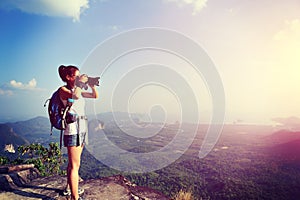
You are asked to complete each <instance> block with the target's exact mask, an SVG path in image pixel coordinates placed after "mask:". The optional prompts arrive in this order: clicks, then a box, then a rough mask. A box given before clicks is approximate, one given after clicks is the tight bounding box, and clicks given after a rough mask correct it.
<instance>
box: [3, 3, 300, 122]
mask: <svg viewBox="0 0 300 200" xmlns="http://www.w3.org/2000/svg"><path fill="white" fill-rule="evenodd" d="M299 10H300V1H299V0H286V1H281V0H272V1H271V0H263V1H247V0H239V1H235V0H224V1H217V0H151V1H146V0H143V1H141V0H128V1H121V0H93V1H90V0H64V1H60V0H39V1H36V0H27V1H26V3H24V1H18V0H2V1H1V2H0V27H1V28H0V56H1V57H0V71H1V78H0V110H1V112H0V121H9V120H16V119H29V118H32V117H35V116H47V111H46V108H44V107H43V104H44V102H45V100H46V99H47V98H49V97H50V95H51V94H52V92H53V91H54V90H56V89H57V88H58V87H59V86H61V85H63V84H64V83H63V82H62V81H61V80H60V78H59V76H58V73H57V69H58V66H59V65H61V64H65V65H69V64H73V65H77V66H79V67H80V69H81V72H83V73H84V72H85V71H86V72H87V73H88V72H89V73H90V74H88V75H90V76H100V75H101V79H100V80H101V81H100V86H99V87H98V90H99V94H100V98H99V99H98V100H97V101H90V102H92V105H91V106H90V107H93V109H94V110H93V112H94V113H101V112H109V111H129V112H134V113H148V115H149V116H150V118H151V116H152V117H154V118H155V117H157V118H159V119H160V117H161V116H164V117H167V118H168V120H170V121H176V120H178V119H179V120H180V119H182V113H184V112H195V110H196V113H198V112H199V113H200V117H199V116H198V117H199V118H200V119H202V120H204V121H209V119H210V118H211V115H212V114H211V113H212V110H213V108H214V106H215V105H214V104H215V103H216V102H213V101H212V100H211V98H212V97H211V91H210V88H209V85H208V86H207V83H205V77H204V78H203V77H202V78H201V74H199V73H197V71H194V70H193V69H189V67H190V66H189V64H188V63H187V62H184V61H183V59H182V57H180V56H174V55H173V56H172V55H170V52H163V51H159V50H157V49H156V50H146V49H144V50H143V51H140V52H138V51H136V52H134V53H131V54H128V55H127V56H123V57H121V58H119V59H117V60H116V62H114V63H112V64H111V65H110V66H109V68H108V69H107V70H106V71H105V72H104V71H103V68H101V67H98V66H97V65H95V67H94V68H93V69H89V68H84V66H85V63H86V61H87V60H88V59H89V56H90V55H91V54H92V52H95V50H97V48H98V47H99V45H100V47H101V44H103V43H105V42H107V41H108V42H109V41H110V40H109V39H111V38H116V37H117V38H118V37H119V38H120V35H121V36H122V34H123V33H126V32H128V31H132V30H137V29H143V28H145V27H156V28H160V29H163V30H172V31H173V32H176V33H178V34H179V35H184V36H186V37H187V38H189V39H190V40H192V41H194V42H196V43H197V44H198V45H199V46H200V47H201V48H202V49H203V50H205V52H206V53H207V55H208V56H209V58H210V59H211V60H212V61H213V63H214V65H215V68H216V70H217V72H218V75H219V78H220V79H221V82H222V85H223V88H224V94H225V122H226V123H232V122H235V121H239V122H241V121H242V122H245V123H269V122H270V121H271V119H272V118H278V117H283V118H284V117H291V116H295V117H300V104H299V102H300V92H299V91H300V73H299V72H300V56H299V52H300V12H299ZM138 37H139V36H137V38H138ZM137 38H136V39H137ZM136 41H137V40H135V39H134V38H133V39H131V40H129V42H133V43H134V42H136ZM181 42H182V41H179V42H178V45H183V44H182V43H181ZM121 43H122V42H121ZM153 43H155V41H153ZM173 45H174V48H175V46H176V45H177V44H176V43H174V44H173ZM118 48H119V47H118V45H116V46H113V45H112V46H111V48H108V49H106V50H107V51H106V52H107V53H105V55H98V56H99V60H104V59H105V56H107V55H108V52H116V51H115V50H116V49H118ZM170 50H172V49H170ZM116 56H118V55H116ZM137 66H139V67H137ZM171 71H172V72H174V71H175V72H176V73H172V72H171ZM149 74H151V75H152V76H149ZM169 74H170V75H169ZM179 74H182V77H178V75H179ZM202 76H203V74H202ZM149 77H150V78H149ZM151 77H152V79H151ZM154 77H155V78H154ZM217 78H218V77H217ZM142 80H147V82H146V81H145V82H144V83H143V81H142ZM151 81H152V82H151ZM177 81H178V82H177ZM160 82H161V83H160ZM167 82H168V83H167ZM174 82H175V83H178V84H177V85H176V84H173V83H174ZM151 83H152V84H151ZM125 86H127V87H128V88H126V87H125ZM183 90H184V91H185V92H186V93H185V92H182V93H181V91H183ZM190 90H191V91H190ZM190 95H191V96H190ZM191 99H192V100H191ZM89 104H90V103H89ZM183 109H184V110H183ZM189 117H190V116H188V117H187V118H185V116H184V117H183V118H184V119H183V120H192V121H193V119H189ZM192 117H193V116H192ZM146 118H147V117H146ZM146 120H147V119H146ZM148 120H149V119H148ZM168 120H167V121H168ZM179 120H178V121H179Z"/></svg>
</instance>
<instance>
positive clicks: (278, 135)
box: [265, 130, 300, 144]
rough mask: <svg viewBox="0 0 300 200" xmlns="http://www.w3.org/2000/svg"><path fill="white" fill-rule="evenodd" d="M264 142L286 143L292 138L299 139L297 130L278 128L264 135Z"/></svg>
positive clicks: (292, 139)
mask: <svg viewBox="0 0 300 200" xmlns="http://www.w3.org/2000/svg"><path fill="white" fill-rule="evenodd" d="M265 139H266V142H267V143H270V144H281V143H288V142H292V141H294V140H300V132H299V131H289V130H280V131H277V132H275V133H273V134H272V135H270V136H267V137H265Z"/></svg>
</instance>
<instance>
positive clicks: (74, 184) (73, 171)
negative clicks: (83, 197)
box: [68, 146, 82, 200]
mask: <svg viewBox="0 0 300 200" xmlns="http://www.w3.org/2000/svg"><path fill="white" fill-rule="evenodd" d="M81 153H82V146H78V147H75V146H72V147H68V158H69V164H68V183H69V185H70V189H71V199H72V200H77V199H78V198H79V195H78V180H79V175H78V171H79V167H80V156H81Z"/></svg>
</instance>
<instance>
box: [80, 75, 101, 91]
mask: <svg viewBox="0 0 300 200" xmlns="http://www.w3.org/2000/svg"><path fill="white" fill-rule="evenodd" d="M87 77H88V81H87V82H86V83H83V82H81V81H80V80H79V77H77V78H76V81H75V85H76V86H77V87H80V88H84V89H85V90H87V89H88V85H91V86H94V85H96V86H99V79H100V77H89V76H87Z"/></svg>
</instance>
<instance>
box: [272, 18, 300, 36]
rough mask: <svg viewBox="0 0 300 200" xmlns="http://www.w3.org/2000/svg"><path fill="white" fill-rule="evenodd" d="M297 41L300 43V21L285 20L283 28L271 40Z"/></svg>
mask: <svg viewBox="0 0 300 200" xmlns="http://www.w3.org/2000/svg"><path fill="white" fill-rule="evenodd" d="M291 38H293V39H297V40H298V42H299V41H300V20H299V19H294V20H286V21H285V26H284V27H283V28H282V29H281V30H279V31H278V32H277V33H275V34H274V36H273V39H274V40H277V41H285V40H289V39H291Z"/></svg>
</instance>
